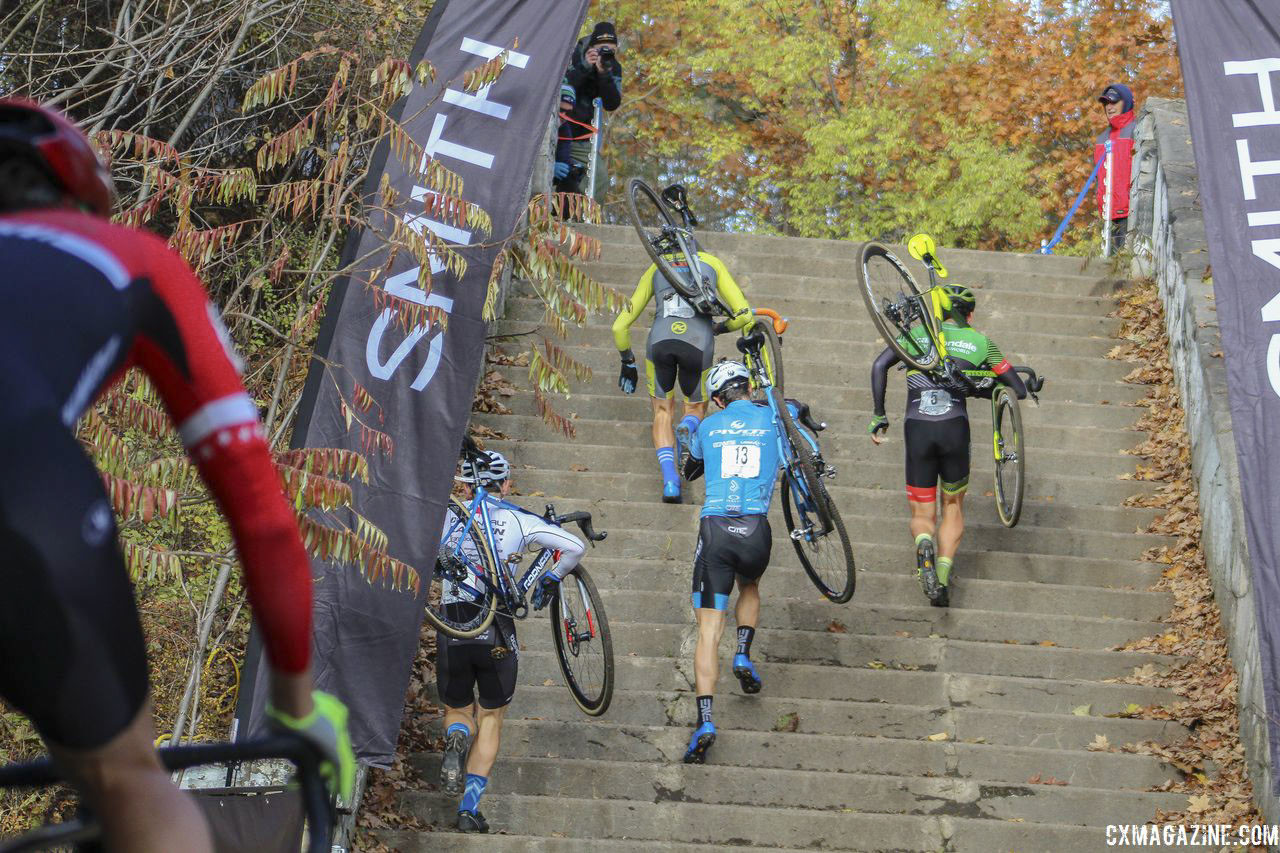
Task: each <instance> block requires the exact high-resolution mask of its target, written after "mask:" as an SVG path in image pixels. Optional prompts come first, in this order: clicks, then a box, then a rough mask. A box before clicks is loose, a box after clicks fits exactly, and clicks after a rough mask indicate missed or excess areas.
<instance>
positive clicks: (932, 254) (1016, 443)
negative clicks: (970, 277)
mask: <svg viewBox="0 0 1280 853" xmlns="http://www.w3.org/2000/svg"><path fill="white" fill-rule="evenodd" d="M907 251H908V252H909V253H910V254H911V257H913V258H915V259H916V260H918V261H920V262H921V263H923V264H924V265H925V269H926V270H927V271H928V273H929V287H928V289H924V290H922V289H921V288H920V286H919V285H918V284H916V280H915V278H913V277H912V275H911V272H910V271H909V270H908V269H907V267H906V265H905V264H904V263H903V262H902V261H900V260H899V259H898V258H897V257H896V256H895V255H894V254H893V253H892V252H891V251H889V249H888V248H887V247H886V246H884V245H882V244H880V243H876V242H869V243H864V244H863V245H862V249H861V250H860V252H859V258H858V288H859V290H860V291H861V292H862V299H863V302H864V303H865V304H866V306H867V311H868V312H869V313H870V314H871V320H872V322H873V323H874V324H875V326H876V329H877V330H878V331H879V332H880V336H881V337H882V338H884V341H885V343H886V344H887V345H888V346H889V347H890V348H891V349H892V350H893V351H894V352H895V353H896V354H897V356H898V358H900V359H901V360H902V362H903V364H904V365H905V366H906V367H907V368H908V369H913V370H918V371H920V372H921V373H926V374H928V375H929V376H930V377H932V378H933V379H934V380H935V381H937V382H938V383H939V384H942V385H946V386H949V387H952V388H955V389H956V390H957V391H959V392H961V393H964V394H967V395H968V396H971V397H988V398H990V400H991V424H992V450H993V454H994V461H995V499H996V512H997V514H998V515H999V516H1000V523H1001V524H1003V525H1004V526H1005V527H1013V526H1014V525H1016V524H1017V523H1018V519H1019V518H1020V517H1021V515H1022V500H1023V493H1024V491H1025V487H1026V466H1027V460H1026V453H1025V450H1024V448H1023V438H1022V413H1021V410H1020V409H1019V407H1018V398H1017V395H1015V394H1014V393H1013V392H1012V391H1011V390H1010V389H1009V388H1008V387H1006V386H1004V385H1001V384H999V383H998V382H997V381H996V377H995V374H994V373H992V372H990V371H965V370H962V369H961V368H960V366H959V365H958V364H957V363H956V362H955V361H954V360H953V359H951V358H949V357H948V355H947V340H946V333H945V332H944V331H943V329H942V319H943V316H944V315H945V312H944V307H945V300H946V296H945V295H944V294H943V292H942V287H941V285H939V283H938V279H940V278H946V277H947V268H946V267H945V266H943V265H942V262H941V261H939V260H938V258H937V249H936V247H935V246H934V242H933V238H931V237H929V235H927V234H917V235H915V236H914V237H912V238H911V239H910V241H908V243H907ZM917 329H921V330H923V332H924V334H916V333H915V332H916V330H917ZM1013 369H1014V370H1015V371H1017V372H1018V373H1019V374H1021V375H1023V376H1025V377H1026V385H1027V392H1028V393H1029V394H1030V395H1031V399H1032V400H1035V401H1036V402H1037V403H1039V401H1040V398H1039V397H1038V396H1037V394H1038V393H1039V391H1040V390H1041V389H1042V388H1044V379H1042V378H1040V377H1038V376H1037V375H1036V372H1035V371H1034V370H1032V369H1031V368H1030V367H1026V366H1022V365H1018V366H1015V367H1014V368H1013Z"/></svg>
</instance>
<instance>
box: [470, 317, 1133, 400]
mask: <svg viewBox="0 0 1280 853" xmlns="http://www.w3.org/2000/svg"><path fill="white" fill-rule="evenodd" d="M592 318H598V322H597V321H596V320H593V319H592ZM612 322H613V321H612V319H610V318H608V317H604V316H603V315H590V317H588V320H587V322H586V324H585V327H586V329H587V331H586V332H581V331H575V334H574V337H573V338H572V339H571V341H570V342H569V343H570V345H571V346H581V347H583V348H590V347H598V348H600V349H604V350H606V351H608V352H616V350H615V349H614V343H613V334H612V332H611V330H610V327H611V325H612ZM648 328H649V325H648V323H645V324H644V325H640V324H636V325H635V326H632V330H633V331H632V335H631V343H632V348H633V349H637V351H640V349H641V348H643V346H644V342H645V335H646V334H647V330H648ZM859 328H860V327H858V328H855V327H848V328H846V327H840V328H837V329H836V330H835V332H836V334H835V335H834V336H831V337H826V336H822V335H819V334H818V332H819V331H822V330H820V329H816V328H809V329H804V330H803V331H804V334H793V333H792V332H793V330H794V331H799V330H800V327H792V329H789V330H788V331H787V333H786V335H785V337H784V343H783V348H784V349H785V351H786V355H788V356H790V355H793V354H795V357H796V358H799V359H801V360H802V361H813V362H818V363H827V362H830V361H833V360H837V359H833V357H832V355H833V353H834V354H836V356H837V358H838V359H844V360H849V361H851V362H852V363H854V364H857V363H860V362H861V363H865V365H866V369H867V372H868V375H870V370H871V362H872V360H873V359H874V358H875V356H876V354H877V353H879V352H880V350H882V349H883V348H884V345H883V343H882V342H881V339H880V337H879V335H877V334H876V333H875V332H874V331H872V330H871V328H870V326H868V327H867V328H866V329H865V330H862V331H859ZM489 335H490V337H491V338H493V339H494V340H495V341H498V342H503V341H510V340H513V339H514V340H522V339H524V338H527V337H531V336H532V337H533V339H534V340H537V337H536V336H537V335H542V336H545V337H548V338H550V339H551V340H553V341H557V340H558V335H557V333H556V331H555V329H554V328H553V327H551V326H544V325H543V324H542V318H540V317H539V318H536V319H530V320H499V321H498V322H496V323H495V324H494V325H493V326H492V327H491V328H490V330H489ZM996 343H998V344H999V345H1000V349H1001V351H1002V352H1004V353H1005V355H1007V356H1008V357H1009V361H1010V362H1012V363H1014V364H1030V365H1031V366H1032V367H1036V363H1035V361H1034V359H1033V358H1032V357H1031V356H1032V355H1033V354H1034V355H1044V356H1076V357H1081V358H1094V359H1098V362H1099V364H1100V365H1101V368H1100V369H1103V370H1105V369H1108V367H1107V365H1108V363H1107V362H1104V361H1103V358H1104V356H1106V354H1107V353H1108V352H1110V351H1111V350H1113V349H1115V346H1116V339H1115V338H1113V337H1110V336H1108V335H1105V334H1098V335H1088V336H1084V335H1064V334H1060V333H1057V332H1054V331H1051V330H1041V331H1036V330H1029V331H1012V332H1006V333H1005V334H1003V335H1000V336H999V337H998V339H997V340H996ZM716 347H717V350H716V357H717V358H719V357H721V356H724V357H726V358H728V357H730V356H733V357H735V358H736V357H737V355H736V353H737V350H736V349H734V348H733V347H734V344H733V341H732V340H731V339H730V338H729V337H727V336H721V338H720V340H719V341H717V344H716ZM864 352H865V359H863V353H864ZM854 356H857V357H858V359H859V361H855V360H854ZM1038 370H1039V368H1037V371H1038ZM1046 375H1049V374H1046ZM1046 387H1047V386H1046Z"/></svg>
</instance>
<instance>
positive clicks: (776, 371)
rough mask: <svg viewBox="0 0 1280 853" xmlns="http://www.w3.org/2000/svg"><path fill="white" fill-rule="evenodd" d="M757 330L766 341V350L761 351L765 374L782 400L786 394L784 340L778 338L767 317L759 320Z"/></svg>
mask: <svg viewBox="0 0 1280 853" xmlns="http://www.w3.org/2000/svg"><path fill="white" fill-rule="evenodd" d="M756 328H757V329H759V330H760V331H761V332H762V333H763V335H764V341H765V345H764V349H762V350H761V355H762V356H763V357H764V364H763V365H762V366H763V367H764V369H765V374H766V375H767V376H769V377H771V379H770V381H771V383H772V385H773V387H774V388H776V389H777V391H778V398H779V399H781V398H782V396H783V394H784V392H783V387H782V339H781V338H779V337H778V333H777V332H775V331H774V329H773V323H772V322H770V320H769V318H767V317H764V318H760V319H758V320H757V321H756ZM748 366H750V365H748Z"/></svg>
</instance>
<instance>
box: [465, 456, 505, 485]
mask: <svg viewBox="0 0 1280 853" xmlns="http://www.w3.org/2000/svg"><path fill="white" fill-rule="evenodd" d="M476 461H477V462H478V463H479V464H475V463H473V462H472V461H471V459H470V458H469V457H464V458H463V460H462V473H461V474H460V475H459V476H458V477H456V478H455V479H457V481H458V482H460V483H479V484H480V485H482V486H490V485H493V484H494V483H501V482H502V481H503V480H505V479H507V477H510V476H511V463H509V462H507V457H505V456H503V455H502V454H501V453H499V452H498V451H496V450H489V451H481V453H480V458H479V459H478V460H476Z"/></svg>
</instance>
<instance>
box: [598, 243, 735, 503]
mask: <svg viewBox="0 0 1280 853" xmlns="http://www.w3.org/2000/svg"><path fill="white" fill-rule="evenodd" d="M698 262H699V264H700V266H701V268H702V269H701V273H702V275H703V276H705V277H706V278H707V280H708V281H711V282H712V283H713V284H714V285H715V287H716V292H717V293H718V294H719V296H720V301H721V302H723V303H724V305H725V307H727V308H728V309H729V310H730V311H731V312H733V314H732V319H730V320H727V321H721V322H719V323H716V322H714V321H713V320H712V318H711V316H710V315H709V314H704V313H702V312H700V311H698V310H697V309H696V308H694V307H693V305H692V304H690V302H689V301H688V300H686V299H685V298H684V297H683V296H681V295H680V292H679V291H678V290H676V288H675V287H674V286H672V284H671V282H669V281H667V279H666V277H665V276H663V275H662V274H661V273H659V272H658V269H657V267H656V266H654V265H653V264H650V265H649V268H648V269H647V270H645V272H644V275H642V276H640V282H639V283H638V284H637V285H636V290H635V293H633V294H631V299H630V300H629V301H628V302H627V306H626V308H625V309H624V310H623V312H622V313H621V314H619V315H618V318H617V319H616V320H614V322H613V342H614V344H615V345H617V347H618V353H619V354H620V355H621V356H622V371H621V374H620V376H619V377H618V387H620V388H621V389H622V390H623V391H625V392H626V393H628V394H634V393H635V390H636V384H637V382H638V381H639V372H638V370H637V369H636V357H635V354H634V353H633V352H632V350H631V325H632V324H633V323H634V322H635V321H636V320H637V319H639V317H640V315H641V314H642V313H643V312H644V309H645V306H646V305H648V304H649V301H650V300H651V299H652V300H653V301H654V319H653V327H652V328H651V329H650V330H649V339H648V342H647V345H646V353H645V372H646V374H647V378H648V387H649V396H650V397H651V398H652V400H653V446H654V448H655V449H656V451H657V454H658V465H659V467H660V468H661V469H662V499H663V500H664V501H666V502H667V503H679V502H680V475H679V474H678V473H677V468H676V456H677V448H676V443H677V439H678V440H679V445H680V448H679V451H680V453H684V452H687V451H688V449H689V447H690V442H691V440H692V438H693V433H694V432H695V431H697V429H698V424H699V423H701V422H702V418H703V416H704V415H706V413H707V395H706V380H707V373H708V372H709V371H710V370H711V364H712V359H713V357H714V356H715V335H717V334H720V333H721V332H729V331H738V330H739V329H743V328H746V327H747V326H750V325H751V324H752V323H753V318H752V315H751V306H750V305H748V304H747V298H746V297H745V296H743V295H742V289H741V288H739V287H738V284H737V282H735V281H734V280H733V276H732V275H730V274H729V270H728V269H727V268H726V267H725V265H724V263H723V262H721V260H720V259H719V258H717V257H716V256H715V255H713V254H711V253H710V252H704V251H702V250H701V249H699V251H698ZM673 266H677V267H680V266H684V262H683V258H682V257H681V258H678V259H677V260H676V261H674V262H673ZM677 384H679V386H680V391H681V393H682V394H684V397H685V406H684V417H683V418H681V420H680V422H679V424H677V425H676V426H675V429H674V430H673V429H672V422H673V420H674V418H675V389H676V385H677Z"/></svg>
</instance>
